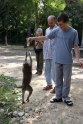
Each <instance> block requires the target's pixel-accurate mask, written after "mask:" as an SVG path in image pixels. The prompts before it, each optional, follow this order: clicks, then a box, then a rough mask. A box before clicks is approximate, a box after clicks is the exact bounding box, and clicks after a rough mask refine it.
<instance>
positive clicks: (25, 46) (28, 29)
mask: <svg viewBox="0 0 83 124" xmlns="http://www.w3.org/2000/svg"><path fill="white" fill-rule="evenodd" d="M27 27H28V28H27V38H28V37H30V35H31V24H30V21H28V26H27ZM24 48H27V42H25V44H24Z"/></svg>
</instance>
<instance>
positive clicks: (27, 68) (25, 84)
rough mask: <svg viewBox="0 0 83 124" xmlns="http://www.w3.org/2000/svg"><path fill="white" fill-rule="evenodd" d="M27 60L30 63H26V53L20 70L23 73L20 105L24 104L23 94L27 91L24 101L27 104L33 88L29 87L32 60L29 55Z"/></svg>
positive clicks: (29, 54)
mask: <svg viewBox="0 0 83 124" xmlns="http://www.w3.org/2000/svg"><path fill="white" fill-rule="evenodd" d="M28 56H29V59H30V63H28V62H27V52H26V57H25V61H24V63H23V68H22V72H23V81H22V104H24V103H25V102H24V94H25V91H26V90H28V91H29V95H28V97H27V99H26V101H27V102H29V97H30V96H31V94H32V91H33V88H32V87H31V86H30V82H31V79H32V58H31V53H30V52H29V53H28Z"/></svg>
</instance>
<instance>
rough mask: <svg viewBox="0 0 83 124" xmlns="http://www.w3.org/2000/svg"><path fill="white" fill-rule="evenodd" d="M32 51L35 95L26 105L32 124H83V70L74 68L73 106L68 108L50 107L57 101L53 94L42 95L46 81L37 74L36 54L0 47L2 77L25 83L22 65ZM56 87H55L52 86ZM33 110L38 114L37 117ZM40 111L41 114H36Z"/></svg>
mask: <svg viewBox="0 0 83 124" xmlns="http://www.w3.org/2000/svg"><path fill="white" fill-rule="evenodd" d="M27 50H30V51H31V53H32V59H33V67H32V70H33V78H32V82H31V85H32V87H33V94H32V96H31V97H30V102H29V103H27V104H25V105H23V107H24V108H28V110H27V109H26V111H29V112H30V111H31V110H32V111H31V114H32V116H30V118H29V119H30V123H32V124H60V122H61V121H62V122H63V123H61V124H83V69H82V68H81V67H79V66H73V72H72V83H71V91H70V97H71V100H72V101H73V103H74V105H73V106H72V107H68V106H67V105H66V104H65V103H64V102H62V103H53V104H52V103H50V99H52V98H53V97H55V94H51V93H50V91H43V87H44V86H46V81H45V77H44V71H43V74H42V75H40V76H38V75H36V74H35V72H36V59H35V53H34V51H33V50H32V48H31V49H29V48H26V49H24V48H23V47H22V46H21V47H14V46H13V47H5V46H3V47H0V74H4V75H7V76H12V77H15V78H16V79H18V81H17V82H16V84H17V85H21V83H22V64H23V61H24V58H25V53H26V51H27ZM53 85H54V84H53ZM34 109H35V112H36V113H34ZM37 110H38V112H37Z"/></svg>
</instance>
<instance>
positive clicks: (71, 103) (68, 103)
mask: <svg viewBox="0 0 83 124" xmlns="http://www.w3.org/2000/svg"><path fill="white" fill-rule="evenodd" d="M64 102H65V103H66V104H67V105H68V106H73V102H72V101H71V100H64Z"/></svg>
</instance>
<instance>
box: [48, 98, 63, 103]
mask: <svg viewBox="0 0 83 124" xmlns="http://www.w3.org/2000/svg"><path fill="white" fill-rule="evenodd" d="M50 102H51V103H54V102H62V98H61V99H57V98H54V99H52V100H50Z"/></svg>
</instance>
